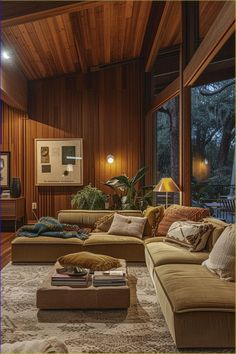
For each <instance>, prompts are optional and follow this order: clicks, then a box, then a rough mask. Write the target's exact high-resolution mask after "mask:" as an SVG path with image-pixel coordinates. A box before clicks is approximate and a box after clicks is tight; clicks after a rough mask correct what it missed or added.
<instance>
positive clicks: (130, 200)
mask: <svg viewBox="0 0 236 354" xmlns="http://www.w3.org/2000/svg"><path fill="white" fill-rule="evenodd" d="M147 170H148V168H147V167H142V168H140V170H139V171H138V172H137V173H136V175H135V176H134V177H132V178H129V177H127V176H126V175H121V176H115V177H112V178H111V179H110V180H108V181H107V182H106V183H105V185H106V186H108V187H111V188H112V189H113V191H115V194H114V195H115V196H119V198H120V201H121V203H120V204H121V208H122V209H126V210H127V209H130V210H132V209H139V208H140V207H141V206H140V204H142V203H143V202H145V204H146V203H147V201H148V200H149V201H150V192H149V196H140V194H141V191H140V190H138V189H137V188H136V185H137V184H138V182H139V181H140V180H141V179H142V178H143V177H144V176H145V174H146V172H147Z"/></svg>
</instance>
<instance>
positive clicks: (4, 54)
mask: <svg viewBox="0 0 236 354" xmlns="http://www.w3.org/2000/svg"><path fill="white" fill-rule="evenodd" d="M1 54H2V55H1V56H2V59H5V60H9V59H11V56H10V54H9V52H8V51H6V50H3V51H2V53H1Z"/></svg>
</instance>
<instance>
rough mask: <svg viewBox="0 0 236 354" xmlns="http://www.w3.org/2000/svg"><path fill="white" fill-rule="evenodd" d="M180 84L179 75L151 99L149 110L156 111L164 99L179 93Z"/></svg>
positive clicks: (166, 99)
mask: <svg viewBox="0 0 236 354" xmlns="http://www.w3.org/2000/svg"><path fill="white" fill-rule="evenodd" d="M179 90H180V85H179V77H177V79H175V80H174V81H172V82H171V83H170V84H169V85H168V86H167V87H166V88H164V90H162V91H161V92H160V93H159V94H158V95H157V96H156V97H155V98H154V100H153V101H152V104H151V109H150V112H154V111H156V110H157V109H158V108H160V107H161V106H162V105H163V104H164V103H165V102H166V101H168V100H170V99H171V98H173V97H175V96H177V95H178V94H179Z"/></svg>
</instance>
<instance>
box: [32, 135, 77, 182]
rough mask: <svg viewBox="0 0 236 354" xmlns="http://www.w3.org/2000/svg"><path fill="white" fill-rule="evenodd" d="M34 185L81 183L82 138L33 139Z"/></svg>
mask: <svg viewBox="0 0 236 354" xmlns="http://www.w3.org/2000/svg"><path fill="white" fill-rule="evenodd" d="M35 185H36V186H82V185H83V139H82V138H55V139H35Z"/></svg>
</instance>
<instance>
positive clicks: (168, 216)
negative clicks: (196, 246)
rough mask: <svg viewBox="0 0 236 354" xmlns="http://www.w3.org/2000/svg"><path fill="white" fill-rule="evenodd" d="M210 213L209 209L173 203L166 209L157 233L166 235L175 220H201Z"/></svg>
mask: <svg viewBox="0 0 236 354" xmlns="http://www.w3.org/2000/svg"><path fill="white" fill-rule="evenodd" d="M209 215H210V212H209V210H208V209H204V208H196V207H186V206H181V205H176V204H173V205H171V206H170V207H169V208H167V209H166V210H165V213H164V217H163V219H162V220H161V222H160V224H159V226H158V229H157V233H156V234H157V235H160V236H162V235H163V236H165V235H166V234H167V231H168V230H169V228H170V226H171V225H172V224H173V222H175V221H181V220H183V221H184V220H191V221H199V220H201V219H203V218H205V217H207V216H209Z"/></svg>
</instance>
